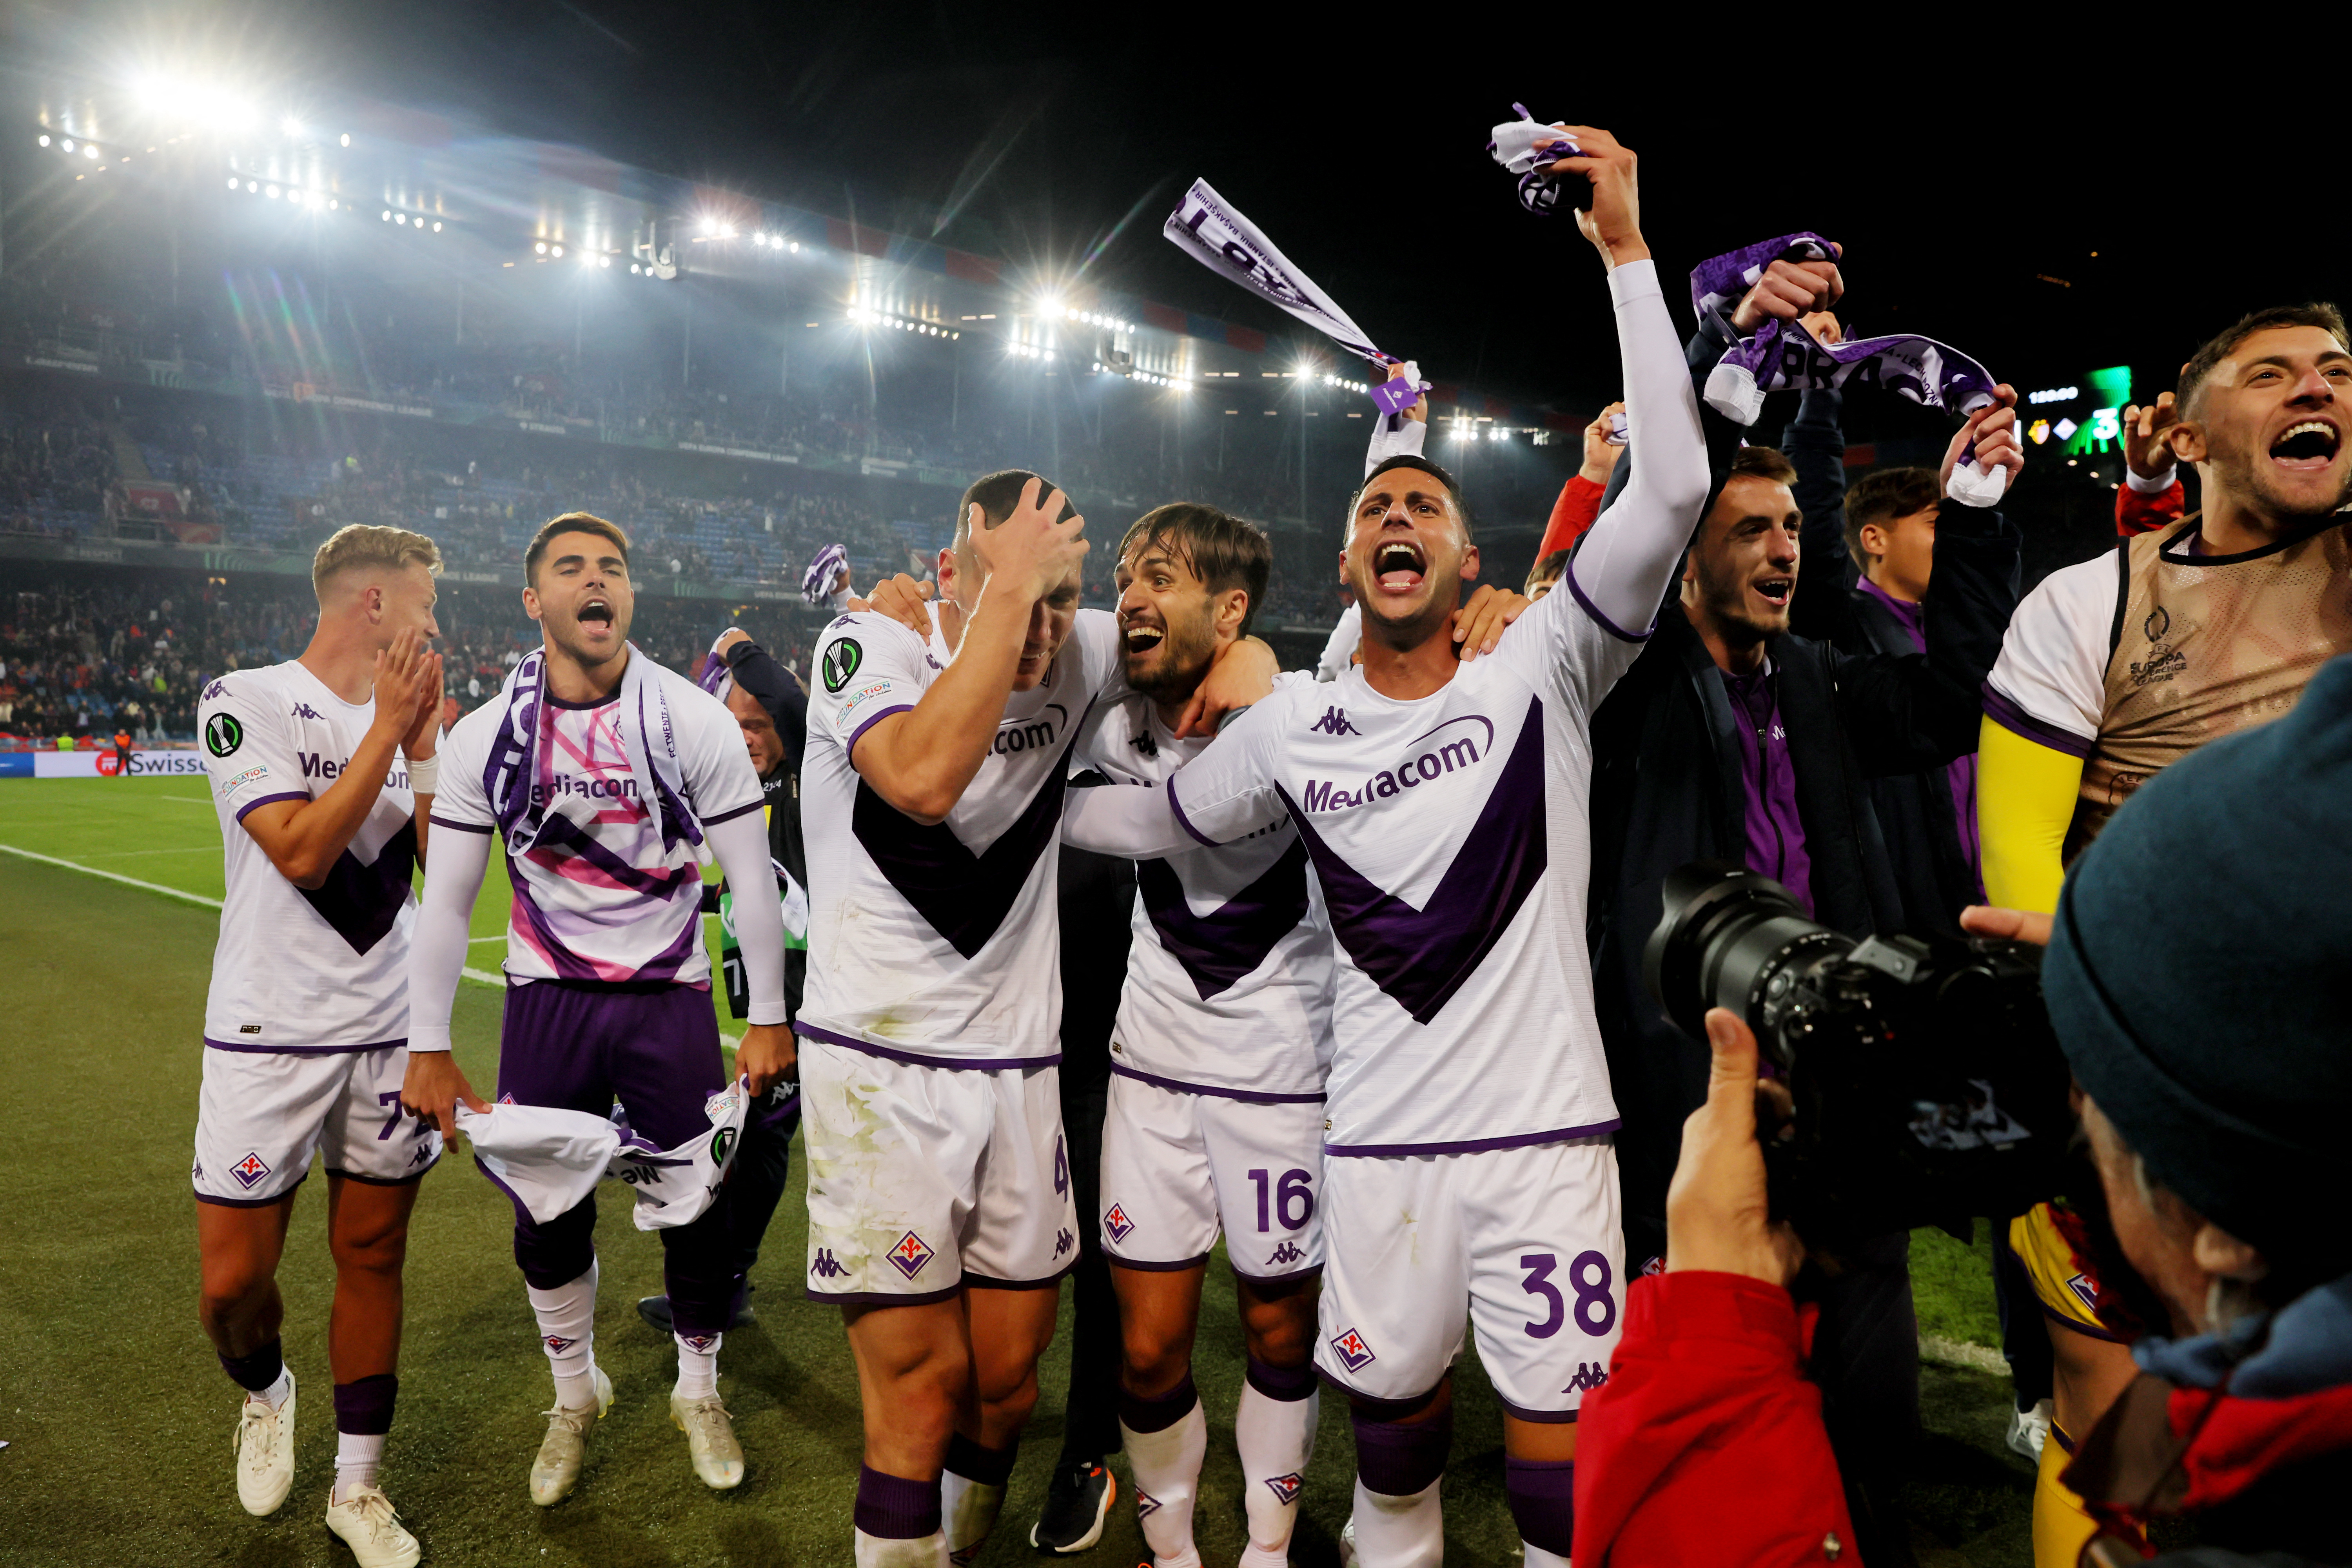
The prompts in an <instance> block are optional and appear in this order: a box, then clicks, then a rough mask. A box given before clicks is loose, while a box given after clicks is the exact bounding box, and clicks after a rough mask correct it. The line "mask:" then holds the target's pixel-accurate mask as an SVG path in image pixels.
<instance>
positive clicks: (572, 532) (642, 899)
mask: <svg viewBox="0 0 2352 1568" xmlns="http://www.w3.org/2000/svg"><path fill="white" fill-rule="evenodd" d="M523 579H524V581H525V582H526V583H527V584H529V586H527V587H526V588H525V589H524V590H523V607H524V609H526V610H527V611H529V612H530V617H531V618H532V619H533V620H535V621H537V622H539V624H540V628H541V633H542V636H543V639H544V640H543V646H542V647H541V648H540V650H539V651H538V652H536V653H533V654H531V655H530V657H528V658H525V659H523V660H522V662H521V663H520V664H518V665H517V666H516V667H515V669H514V672H513V673H512V674H511V675H509V677H508V678H507V682H506V687H505V689H503V690H502V691H501V692H500V693H499V697H498V698H497V699H496V700H492V701H489V702H487V703H485V704H483V705H482V706H481V707H480V708H478V709H477V710H475V711H473V712H472V713H470V714H468V715H467V717H466V718H465V719H463V720H461V721H459V722H458V724H457V728H456V729H455V730H452V731H450V732H449V738H448V747H449V750H448V758H447V760H448V762H449V775H450V776H449V778H448V780H447V781H446V784H445V785H444V787H443V791H442V794H441V795H440V796H439V797H438V799H437V802H436V805H435V816H434V823H435V825H436V827H438V828H441V829H444V830H446V831H444V832H442V833H441V834H440V835H439V837H440V840H441V844H442V853H440V854H439V855H437V856H436V857H435V858H434V862H433V866H432V868H431V870H430V872H429V873H428V874H427V876H426V878H425V904H424V911H423V914H422V917H421V918H420V921H419V922H418V928H417V937H416V943H415V958H414V962H413V970H414V975H413V979H412V982H411V994H412V996H413V997H414V999H415V1018H414V1020H413V1022H412V1025H411V1031H410V1035H411V1049H412V1051H413V1052H414V1053H415V1054H414V1055H412V1056H411V1058H410V1060H409V1068H408V1078H407V1082H406V1084H405V1087H404V1096H403V1099H404V1103H405V1104H406V1105H407V1106H408V1108H409V1109H410V1110H413V1111H415V1113H416V1115H417V1117H418V1118H419V1119H420V1120H421V1121H425V1122H426V1123H427V1124H428V1125H431V1126H436V1127H443V1128H446V1127H447V1126H449V1125H450V1122H451V1118H452V1114H453V1107H454V1104H455V1103H456V1102H457V1101H460V1100H462V1101H463V1102H464V1103H465V1104H466V1105H467V1106H468V1107H470V1108H472V1109H474V1110H484V1109H487V1108H486V1107H484V1106H483V1105H482V1103H481V1101H480V1100H478V1099H477V1098H476V1097H475V1096H474V1093H473V1090H472V1088H471V1086H470V1085H468V1084H467V1081H466V1078H465V1075H464V1074H463V1073H462V1072H461V1071H459V1069H458V1068H457V1064H456V1062H455V1061H454V1060H453V1059H452V1058H451V1057H450V1055H449V1008H450V1005H451V1002H452V1000H453V999H454V997H455V994H456V992H457V978H458V971H459V970H460V968H462V967H463V965H464V963H465V954H466V942H467V920H468V917H469V916H470V914H471V913H472V910H473V908H474V899H475V895H476V894H477V893H478V892H479V891H480V890H481V885H482V873H483V870H484V868H485V867H486V866H487V865H488V859H489V852H490V845H491V842H492V837H493V836H494V835H495V836H497V837H499V838H502V839H503V840H504V847H505V849H506V852H507V875H508V878H509V880H510V881H511V882H512V883H513V884H514V906H513V913H512V915H511V917H510V919H509V923H508V930H507V959H506V973H507V986H508V989H507V994H506V1015H505V1018H504V1021H503V1023H502V1025H501V1026H500V1029H499V1085H498V1093H499V1099H500V1100H513V1101H514V1102H516V1103H518V1104H521V1105H541V1106H552V1107H555V1108H557V1109H560V1110H578V1111H587V1112H590V1113H593V1114H595V1115H599V1116H601V1115H603V1114H604V1113H605V1112H606V1111H607V1110H610V1109H611V1107H612V1105H613V1102H614V1099H615V1098H617V1099H618V1100H620V1101H621V1103H622V1105H623V1106H624V1107H625V1110H627V1112H628V1118H629V1123H630V1125H631V1127H632V1128H633V1129H635V1131H637V1132H639V1133H640V1134H642V1135H643V1136H645V1137H646V1138H647V1139H649V1140H651V1141H652V1142H655V1143H656V1144H658V1145H661V1146H663V1147H665V1148H667V1147H670V1146H674V1145H677V1144H682V1143H685V1142H688V1141H689V1140H691V1139H692V1138H694V1137H695V1136H696V1135H697V1134H699V1133H707V1132H709V1125H710V1123H709V1118H708V1117H707V1116H706V1115H705V1112H704V1102H705V1101H706V1100H707V1099H708V1098H709V1096H711V1095H712V1094H713V1093H715V1092H717V1091H718V1090H719V1089H722V1088H724V1087H725V1084H726V1069H725V1068H724V1066H723V1059H722V1058H721V1057H720V1055H719V1024H718V1017H717V1015H716V1013H715V1012H714V1011H713V1009H712V1006H711V1003H710V996H709V990H710V960H709V955H708V953H707V952H705V950H704V947H703V942H702V922H701V918H700V910H701V894H702V876H701V868H700V866H699V864H698V857H697V854H696V850H697V849H698V847H703V846H707V847H709V850H710V853H711V854H712V856H713V857H714V858H716V859H717V860H718V862H719V868H720V869H721V870H722V871H724V872H725V873H726V876H727V880H728V883H729V885H730V888H731V889H733V891H734V894H735V906H734V915H735V932H736V937H737V939H738V941H739V942H740V943H741V946H742V952H743V968H744V972H745V975H746V977H747V980H748V983H749V985H750V990H751V1022H750V1024H749V1026H747V1027H746V1028H745V1030H744V1033H743V1043H742V1046H741V1047H740V1049H739V1051H738V1052H737V1054H736V1066H737V1068H738V1069H739V1071H740V1073H741V1074H742V1076H743V1077H744V1078H746V1079H749V1080H750V1088H751V1093H752V1095H753V1096H754V1097H757V1096H761V1095H764V1094H765V1093H767V1091H768V1090H769V1089H770V1088H771V1087H772V1085H773V1084H774V1083H775V1082H776V1080H777V1079H779V1078H781V1077H782V1076H783V1075H784V1073H786V1072H787V1071H788V1070H789V1069H790V1068H791V1065H792V1060H793V1046H792V1039H791V1037H790V1035H789V1034H788V1033H787V1032H786V1031H785V1029H784V1028H783V1024H784V1020H785V1016H786V1015H785V1010H784V994H783V976H784V955H783V941H784V933H783V916H782V901H781V900H780V899H779V897H778V895H777V891H776V877H775V870H774V868H773V867H772V864H771V863H770V860H769V858H768V843H767V833H766V829H765V826H764V825H763V824H762V822H761V818H760V816H759V808H760V805H761V788H760V780H759V776H758V775H757V774H756V773H754V772H753V771H752V767H751V757H750V756H749V754H748V753H747V752H746V751H745V749H744V742H743V738H742V731H741V730H740V728H739V726H738V725H737V723H736V721H735V718H734V716H733V715H732V714H731V713H730V712H729V711H728V710H727V707H726V705H725V704H724V703H722V702H720V701H719V700H718V699H717V698H715V697H713V696H711V695H710V694H709V692H707V691H704V690H703V689H701V688H699V687H698V686H696V685H695V684H694V683H693V682H692V681H690V680H688V679H686V678H685V677H684V676H681V675H678V674H677V673H675V672H673V671H671V670H667V669H664V668H662V667H661V666H659V665H657V664H656V663H654V662H653V660H651V659H649V658H646V657H644V656H643V655H642V654H641V653H639V652H638V651H637V649H636V648H635V646H634V645H633V644H631V643H630V642H629V640H628V632H629V619H630V616H631V613H632V612H633V610H634V609H635V590H634V588H633V586H632V584H631V582H630V578H629V545H628V540H627V537H626V536H625V535H624V534H623V533H622V531H621V530H620V529H618V528H617V527H615V526H614V525H613V524H612V523H609V522H606V521H604V519H602V518H598V517H592V516H590V515H588V514H587V513H585V512H568V513H566V514H564V515H563V516H562V517H558V518H555V519H553V520H552V521H550V522H548V523H547V524H546V525H544V526H543V527H541V529H540V531H539V533H538V535H537V536H536V537H535V538H533V539H532V540H531V542H530V551H529V552H528V553H527V554H526V555H525V556H524V557H523ZM595 1225H596V1200H595V1198H594V1197H593V1195H591V1196H589V1197H587V1198H585V1199H583V1200H582V1201H581V1203H580V1204H579V1205H577V1206H576V1207H574V1208H572V1210H570V1211H569V1212H567V1213H565V1214H563V1215H560V1216H558V1217H557V1218H555V1219H553V1220H551V1221H549V1222H546V1223H543V1224H542V1223H539V1222H536V1221H534V1220H532V1219H531V1218H530V1215H529V1214H528V1213H526V1212H525V1211H524V1209H523V1207H522V1205H521V1204H520V1202H518V1203H517V1205H516V1210H515V1260H516V1261H517V1262H518V1263H520V1265H521V1266H522V1272H523V1279H524V1280H525V1281H526V1282H527V1283H528V1285H529V1287H530V1304H531V1310H532V1311H533V1312H534V1313H535V1314H536V1315H537V1317H538V1320H539V1330H540V1335H541V1340H542V1342H543V1343H544V1344H545V1346H546V1349H547V1356H548V1361H549V1363H550V1364H551V1367H552V1369H553V1371H554V1375H555V1407H554V1408H553V1409H551V1410H550V1411H549V1412H548V1413H547V1436H546V1438H545V1440H544V1441H543V1442H542V1443H541V1446H540V1449H539V1455H538V1458H536V1460H534V1461H533V1463H532V1465H531V1470H530V1497H531V1500H532V1501H533V1502H536V1503H538V1504H540V1505H541V1507H547V1506H549V1505H551V1504H553V1503H555V1502H557V1501H559V1500H562V1498H563V1497H565V1496H566V1495H567V1494H568V1493H570V1491H571V1490H572V1487H573V1485H574V1484H575V1483H576V1482H577V1481H578V1479H579V1476H580V1465H581V1458H582V1455H583V1447H584V1441H585V1437H586V1434H587V1430H588V1428H589V1427H590V1426H592V1425H593V1424H594V1423H595V1421H596V1420H597V1419H598V1418H599V1417H601V1416H602V1415H604V1412H605V1411H606V1410H607V1409H609V1408H610V1407H611V1405H612V1403H613V1384H612V1380H611V1379H609V1378H607V1377H606V1376H605V1375H604V1370H603V1369H602V1368H601V1367H599V1366H598V1365H597V1364H596V1358H595V1353H594V1345H595V1334H594V1330H595V1309H596V1251H595V1239H594V1235H595ZM662 1247H663V1259H664V1273H665V1276H666V1283H667V1286H668V1296H669V1303H670V1310H671V1314H672V1317H673V1320H674V1323H675V1334H674V1337H675V1339H676V1340H677V1386H676V1387H675V1388H674V1389H673V1390H672V1391H671V1394H670V1400H669V1410H670V1419H671V1420H672V1421H673V1422H674V1423H676V1424H677V1426H678V1427H679V1428H680V1429H682V1430H683V1431H684V1432H685V1433H686V1436H687V1450H688V1457H689V1458H690V1459H691V1461H692V1463H693V1466H694V1471H695V1474H696V1475H698V1476H699V1477H700V1478H701V1479H702V1480H703V1482H704V1484H705V1485H707V1486H709V1487H712V1488H714V1489H727V1488H730V1487H733V1486H736V1485H738V1484H739V1483H740V1481H741V1480H742V1479H743V1451H742V1448H741V1447H740V1446H739V1445H738V1444H737V1442H736V1440H735V1433H734V1428H733V1426H732V1425H731V1424H730V1422H729V1420H728V1418H727V1410H726V1406H725V1405H724V1404H723V1403H722V1402H721V1401H720V1399H719V1344H720V1342H721V1339H722V1337H723V1332H724V1331H725V1329H726V1326H727V1321H728V1316H729V1314H730V1311H731V1310H732V1308H733V1306H734V1301H735V1292H736V1286H737V1284H738V1283H739V1281H740V1274H739V1271H738V1269H737V1267H736V1260H737V1253H736V1250H735V1247H734V1243H733V1240H732V1238H731V1237H730V1233H729V1229H728V1205H727V1202H726V1198H725V1194H723V1192H722V1194H720V1196H719V1201H718V1202H716V1203H714V1204H712V1205H711V1206H710V1207H709V1209H707V1210H706V1211H704V1213H703V1214H702V1215H700V1216H699V1217H698V1218H697V1219H696V1220H694V1221H693V1222H692V1223H691V1224H688V1225H685V1226H677V1227H674V1228H669V1229H665V1230H663V1232H662Z"/></svg>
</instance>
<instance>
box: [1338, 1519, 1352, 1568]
mask: <svg viewBox="0 0 2352 1568" xmlns="http://www.w3.org/2000/svg"><path fill="white" fill-rule="evenodd" d="M1339 1568H1356V1521H1355V1520H1354V1519H1353V1518H1352V1517H1351V1518H1350V1519H1349V1521H1348V1522H1347V1523H1345V1524H1343V1525H1341V1526H1340V1527H1339Z"/></svg>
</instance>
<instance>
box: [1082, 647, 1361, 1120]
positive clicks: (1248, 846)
mask: <svg viewBox="0 0 2352 1568" xmlns="http://www.w3.org/2000/svg"><path fill="white" fill-rule="evenodd" d="M1293 680H1303V681H1305V682H1306V683H1307V684H1310V685H1311V684H1312V679H1311V678H1309V677H1303V676H1300V677H1289V676H1286V677H1285V678H1284V681H1285V683H1286V684H1287V683H1289V682H1291V681H1293ZM1234 722H1236V723H1238V722H1239V720H1235V721H1234ZM1210 740H1211V737H1209V736H1206V735H1196V736H1192V737H1190V738H1188V739H1185V740H1181V741H1179V740H1177V739H1176V738H1175V736H1174V735H1173V734H1172V733H1171V731H1170V730H1169V728H1168V726H1167V724H1166V723H1165V722H1163V721H1161V719H1160V712H1159V710H1158V709H1157V708H1155V707H1154V706H1153V705H1152V703H1151V702H1150V700H1149V699H1147V698H1145V697H1144V696H1142V695H1141V694H1140V693H1137V694H1134V695H1130V696H1129V697H1128V698H1126V699H1125V700H1121V701H1119V702H1117V703H1114V704H1110V705H1108V706H1100V707H1097V709H1096V711H1095V716H1094V718H1093V719H1091V720H1089V721H1087V728H1086V731H1085V733H1084V734H1083V736H1082V737H1081V738H1080V740H1079V742H1078V758H1077V760H1078V761H1079V762H1080V763H1083V764H1084V765H1086V766H1087V767H1090V768H1093V769H1094V770H1096V771H1097V772H1098V773H1101V774H1102V775H1103V776H1104V777H1106V778H1108V779H1110V780H1111V781H1112V784H1111V785H1108V786H1105V787H1117V786H1118V785H1119V784H1147V785H1164V784H1166V782H1167V780H1168V778H1169V776H1170V775H1171V774H1172V773H1175V772H1176V770H1177V769H1178V768H1180V767H1181V766H1182V765H1183V764H1184V763H1188V762H1190V761H1192V759H1193V758H1194V757H1196V756H1199V755H1200V754H1201V753H1202V752H1204V751H1206V750H1207V749H1208V746H1209V742H1210ZM1135 871H1136V899H1135V918H1134V921H1133V930H1134V941H1133V942H1132V944H1131V945H1130V946H1129V950H1128V960H1127V985H1126V988H1125V989H1124V990H1123V991H1121V993H1120V994H1119V1000H1118V1024H1117V1026H1115V1027H1114V1028H1113V1029H1112V1031H1111V1037H1110V1048H1111V1070H1112V1071H1114V1072H1124V1073H1127V1074H1129V1076H1131V1077H1135V1078H1139V1079H1143V1080H1144V1081H1146V1082H1148V1083H1154V1084H1158V1085H1160V1087H1162V1088H1165V1089H1192V1090H1201V1089H1206V1090H1208V1091H1210V1092H1212V1093H1224V1094H1229V1095H1238V1096H1241V1097H1244V1098H1248V1099H1255V1100H1320V1099H1321V1098H1322V1096H1323V1075H1324V1073H1325V1071H1326V1069H1327V1068H1328V1067H1329V1066H1330V1061H1331V984H1332V973H1331V933H1330V932H1329V931H1328V930H1327V929H1323V928H1320V927H1318V925H1317V924H1316V923H1315V922H1314V921H1312V920H1310V919H1309V918H1308V904H1309V900H1308V895H1307V847H1306V846H1305V845H1303V844H1301V843H1300V842H1299V839H1298V832H1297V829H1296V828H1295V827H1293V826H1291V823H1290V818H1289V814H1288V813H1287V812H1285V813H1284V814H1283V815H1282V816H1280V817H1279V818H1277V819H1276V821H1274V822H1272V823H1270V824H1268V825H1267V826H1264V827H1261V828H1259V829H1257V830H1256V831H1255V832H1254V833H1251V834H1249V835H1248V836H1247V837H1243V838H1241V839H1239V840H1237V841H1235V842H1234V843H1231V844H1227V845H1223V846H1221V847H1218V848H1214V849H1212V848H1208V847H1196V848H1193V849H1190V850H1187V851H1185V852H1184V853H1182V854H1178V855H1171V856H1169V857H1167V858H1165V859H1159V860H1141V861H1138V862H1137V863H1136V868H1135Z"/></svg>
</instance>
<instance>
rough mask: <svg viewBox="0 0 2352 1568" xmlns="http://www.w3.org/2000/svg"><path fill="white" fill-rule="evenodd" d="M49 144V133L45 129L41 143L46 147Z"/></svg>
mask: <svg viewBox="0 0 2352 1568" xmlns="http://www.w3.org/2000/svg"><path fill="white" fill-rule="evenodd" d="M48 144H49V133H48V132H46V131H44V132H41V145H42V146H44V147H46V146H47V145H48Z"/></svg>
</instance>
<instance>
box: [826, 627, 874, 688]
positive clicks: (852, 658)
mask: <svg viewBox="0 0 2352 1568" xmlns="http://www.w3.org/2000/svg"><path fill="white" fill-rule="evenodd" d="M865 662H866V650H865V649H864V648H862V647H858V646H857V644H856V643H855V642H853V641H852V640H851V639H849V638H848V637H844V638H842V639H841V640H840V641H839V642H837V643H835V644H834V645H833V646H832V647H829V648H827V649H825V650H824V689H825V690H826V691H828V692H830V693H832V694H833V695H834V696H835V697H838V696H840V695H841V689H842V688H843V687H845V686H846V685H848V684H849V678H850V677H851V676H853V675H856V673H857V667H858V666H859V665H861V664H863V663H865Z"/></svg>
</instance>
